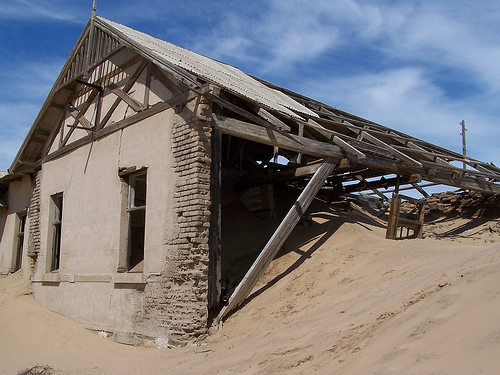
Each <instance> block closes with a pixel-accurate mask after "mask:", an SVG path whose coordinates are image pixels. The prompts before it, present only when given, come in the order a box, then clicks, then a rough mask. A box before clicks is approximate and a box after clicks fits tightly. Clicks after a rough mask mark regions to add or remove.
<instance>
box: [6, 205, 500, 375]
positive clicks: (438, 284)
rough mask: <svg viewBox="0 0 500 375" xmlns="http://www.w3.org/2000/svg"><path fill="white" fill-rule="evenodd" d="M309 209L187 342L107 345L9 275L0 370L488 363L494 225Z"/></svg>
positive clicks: (494, 289)
mask: <svg viewBox="0 0 500 375" xmlns="http://www.w3.org/2000/svg"><path fill="white" fill-rule="evenodd" d="M311 217H312V219H313V225H312V226H310V227H307V226H304V227H299V228H297V230H296V231H294V233H293V234H292V236H291V238H290V239H289V240H288V241H287V242H286V244H285V246H284V249H283V250H282V251H281V252H280V254H279V256H278V257H277V259H276V260H275V261H274V262H273V263H272V264H271V267H270V269H269V270H268V272H267V273H266V274H265V275H264V277H263V279H262V280H261V281H260V282H259V284H258V285H257V286H256V288H255V290H254V293H253V295H251V296H250V299H249V301H248V303H247V304H246V306H245V307H244V308H242V309H240V310H239V311H237V312H236V313H235V314H233V315H232V316H231V317H230V318H229V319H228V320H227V321H226V322H225V323H224V327H223V331H222V332H214V333H213V334H212V335H211V336H210V337H207V338H206V339H205V340H204V341H202V342H198V343H192V344H189V345H188V346H187V347H185V348H176V349H170V350H169V349H163V350H158V349H154V348H145V347H130V346H124V345H120V344H116V343H114V342H112V341H111V340H108V339H103V338H100V337H99V336H98V335H97V334H95V333H92V332H89V331H87V330H85V329H83V328H81V327H79V326H78V325H77V324H75V323H73V322H72V321H70V320H68V319H66V318H64V317H62V316H59V315H57V314H54V313H51V312H49V311H46V310H44V309H42V308H40V307H39V306H38V305H37V304H36V303H35V302H34V301H33V299H32V297H31V296H30V295H29V294H26V293H27V292H28V291H29V289H28V288H27V287H26V284H23V283H22V282H21V281H19V280H18V279H17V278H16V275H14V276H10V277H8V278H6V279H2V280H0V335H1V340H0V373H2V374H15V373H16V372H17V371H19V370H22V369H26V368H29V367H32V366H35V365H48V366H50V367H52V368H53V369H54V371H55V372H54V373H69V374H138V373H166V374H168V373H173V374H186V373H204V374H215V373H238V374H240V373H241V374H262V373H264V374H265V373H270V374H280V373H282V374H285V373H286V374H317V373H338V374H367V373H371V374H403V373H404V374H422V373H424V374H427V373H439V374H457V373H483V374H494V373H496V372H497V371H498V369H497V362H498V360H497V356H498V353H499V352H500V323H499V322H500V293H499V292H498V285H500V251H499V250H500V246H499V245H500V237H499V235H498V233H497V232H495V231H490V230H485V231H482V232H480V233H476V234H474V235H472V236H468V235H462V236H452V238H451V239H450V238H449V237H446V236H441V237H432V238H426V239H423V240H405V241H391V240H386V239H385V238H384V237H385V228H384V227H382V226H381V225H380V224H379V223H378V222H377V221H376V220H374V219H373V218H371V217H368V216H365V215H363V214H362V213H360V212H359V211H353V212H350V213H343V212H336V211H334V210H332V209H330V208H329V207H327V206H322V207H319V206H316V207H315V210H313V212H312V213H311ZM460 220H467V219H460ZM460 220H459V221H457V220H451V219H450V220H447V221H446V222H442V223H437V224H435V225H446V226H447V228H448V226H449V228H458V227H461V226H462V225H463V224H464V223H463V222H461V221H460ZM471 220H473V219H471ZM467 223H469V221H467ZM496 224H497V222H496V221H495V220H493V221H489V222H488V223H482V224H480V226H482V228H483V227H484V228H486V227H489V226H493V227H495V225H496ZM433 225H434V224H433ZM469 225H473V223H470V224H469ZM445 229H446V228H445Z"/></svg>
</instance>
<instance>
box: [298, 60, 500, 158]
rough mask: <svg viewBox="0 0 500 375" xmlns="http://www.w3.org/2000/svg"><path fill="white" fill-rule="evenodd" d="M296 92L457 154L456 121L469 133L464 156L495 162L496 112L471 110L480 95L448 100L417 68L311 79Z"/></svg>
mask: <svg viewBox="0 0 500 375" xmlns="http://www.w3.org/2000/svg"><path fill="white" fill-rule="evenodd" d="M301 92H302V93H304V94H306V95H309V96H311V97H313V98H315V99H318V100H320V101H323V102H325V103H328V104H330V105H332V106H335V107H337V108H339V109H342V110H344V111H347V112H351V113H353V114H356V115H358V116H361V117H364V118H367V119H369V120H371V121H374V122H377V123H380V124H382V125H385V126H388V127H390V128H393V129H395V130H398V131H401V132H404V133H406V134H409V135H411V136H414V137H417V138H420V139H422V140H425V141H428V142H430V143H434V144H436V145H438V146H441V147H445V148H448V149H450V150H453V151H455V152H458V153H461V151H462V150H461V136H460V134H459V133H460V130H461V129H460V126H459V124H458V123H459V121H461V120H462V119H465V120H466V123H467V127H468V128H469V131H468V132H467V138H468V150H469V152H468V155H469V156H470V157H473V158H475V159H479V160H485V161H493V162H495V164H497V163H500V152H499V151H498V148H497V147H496V145H497V143H498V139H500V129H499V128H498V127H497V125H496V122H495V121H497V120H498V119H497V118H495V116H493V115H491V114H488V113H484V112H481V111H480V110H477V109H476V106H475V105H474V103H475V102H480V101H482V97H477V98H474V99H471V98H469V99H467V101H466V102H464V101H462V100H454V99H449V98H448V97H447V96H446V95H444V93H443V92H442V91H441V90H440V89H439V88H438V87H437V86H435V85H434V84H433V82H432V80H431V79H430V78H429V77H427V76H426V74H425V72H424V71H422V70H421V69H418V68H402V69H394V70H388V71H384V72H382V73H379V74H362V75H359V76H351V77H346V78H332V79H330V80H328V81H325V80H322V81H320V82H318V81H310V82H307V83H305V84H304V86H302V87H301Z"/></svg>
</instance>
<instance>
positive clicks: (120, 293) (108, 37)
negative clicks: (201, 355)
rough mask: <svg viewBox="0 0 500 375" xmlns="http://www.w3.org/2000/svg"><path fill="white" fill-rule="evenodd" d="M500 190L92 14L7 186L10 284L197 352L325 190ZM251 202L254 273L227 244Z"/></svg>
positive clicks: (6, 177)
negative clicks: (15, 276)
mask: <svg viewBox="0 0 500 375" xmlns="http://www.w3.org/2000/svg"><path fill="white" fill-rule="evenodd" d="M463 163H465V164H463ZM499 180H500V169H499V168H496V167H495V166H493V165H491V164H489V163H484V162H480V161H477V160H473V159H471V158H468V157H464V156H462V155H461V154H459V153H456V152H453V151H449V150H446V149H443V148H441V147H439V146H436V145H433V144H429V143H427V142H425V141H422V140H419V139H416V138H413V137H411V136H409V135H406V134H403V133H401V132H398V131H396V130H393V129H389V128H387V127H384V126H382V125H379V124H376V123H373V122H371V121H368V120H365V119H362V118H360V117H357V116H353V115H351V114H348V113H346V112H343V111H341V110H338V109H336V108H334V107H331V106H329V105H326V104H323V103H320V102H317V101H315V100H313V99H310V98H307V97H305V96H302V95H299V94H296V93H294V92H291V91H288V90H286V89H283V88H281V87H277V86H275V85H273V84H270V83H268V82H265V81H262V80H260V79H258V78H255V77H252V76H249V75H247V74H245V73H243V72H241V71H240V70H238V69H237V68H235V67H233V66H230V65H227V64H224V63H222V62H218V61H215V60H212V59H210V58H207V57H204V56H201V55H199V54H196V53H194V52H191V51H188V50H185V49H183V48H180V47H177V46H175V45H172V44H170V43H168V42H165V41H162V40H159V39H156V38H153V37H151V36H149V35H146V34H143V33H141V32H138V31H135V30H132V29H130V28H128V27H126V26H123V25H120V24H117V23H115V22H112V21H109V20H107V19H104V18H101V17H98V16H92V17H91V19H90V20H89V22H88V24H87V26H86V27H85V29H84V30H83V32H82V34H81V36H80V38H79V40H78V42H77V43H76V45H75V47H74V49H73V51H72V52H71V54H70V56H69V58H68V60H67V62H66V63H65V65H64V67H63V69H62V71H61V73H60V75H59V77H58V78H57V80H56V81H55V83H54V86H53V88H52V90H51V91H50V93H49V95H48V97H47V99H46V101H45V103H44V104H43V107H42V108H41V110H40V112H39V114H38V116H37V118H36V119H35V121H34V123H33V125H32V127H31V129H30V131H29V133H28V134H27V136H26V138H25V140H24V142H23V144H22V146H21V148H20V150H19V152H18V153H17V155H16V157H15V159H14V161H13V163H12V165H11V167H10V169H9V171H8V173H2V174H0V241H1V242H0V272H1V274H2V275H7V274H10V273H14V272H19V273H20V274H21V275H23V277H26V278H29V279H30V280H31V283H32V288H33V292H34V296H35V298H36V300H37V301H38V302H39V303H40V304H41V305H43V306H44V307H46V308H48V309H50V310H53V311H56V312H58V313H61V314H63V315H66V316H68V317H70V318H72V319H74V320H76V321H78V322H80V323H82V324H85V325H87V326H89V327H94V328H95V329H103V330H107V331H111V332H130V333H135V334H138V335H144V336H148V337H182V338H190V337H194V336H197V335H200V334H202V333H204V332H206V330H207V328H208V327H209V325H211V324H212V323H213V322H217V321H220V320H221V319H223V318H225V317H227V315H228V314H229V313H230V312H231V311H233V310H234V308H235V307H237V306H238V305H240V304H241V303H242V302H243V301H244V300H245V298H246V297H247V296H248V294H249V293H250V291H251V289H252V288H253V286H254V285H255V283H256V282H257V280H258V279H259V277H260V275H261V274H262V273H263V271H264V270H265V269H266V267H267V265H269V263H270V262H271V260H272V259H273V257H274V256H275V254H276V252H277V251H278V250H279V248H280V247H281V246H282V244H283V242H284V240H285V239H286V238H287V237H288V235H289V234H290V232H291V231H292V230H293V229H294V227H295V225H296V224H297V222H298V221H299V219H300V218H301V216H302V214H303V213H304V212H305V211H306V210H307V208H308V205H309V203H310V202H311V200H312V199H314V197H315V196H316V195H317V194H318V193H323V192H327V193H328V194H325V197H327V198H328V197H329V198H328V199H332V200H333V199H338V198H339V197H341V196H343V195H346V194H352V193H355V192H360V191H367V190H370V191H374V192H378V191H379V189H381V188H387V187H395V188H396V189H399V188H403V187H405V186H406V187H411V188H413V189H416V190H418V191H420V192H421V193H422V194H425V191H424V190H423V188H422V186H423V185H422V184H423V183H426V184H428V183H434V184H444V185H449V186H453V187H459V188H463V189H468V190H475V191H480V192H484V193H487V194H498V193H499V192H500V185H498V184H497V183H496V181H499ZM292 188H293V189H292ZM287 189H288V190H290V191H292V193H290V194H288V190H287ZM293 194H295V195H293ZM235 205H239V207H243V209H245V210H247V211H248V212H254V213H255V215H260V216H259V218H258V220H260V221H262V222H263V223H264V225H265V226H266V227H267V228H268V232H269V234H270V235H269V237H268V238H270V239H269V240H266V242H265V243H263V244H261V243H255V244H252V245H253V246H254V247H256V248H258V249H257V250H258V251H257V253H256V254H255V253H252V254H250V253H245V251H246V250H245V249H246V247H245V246H247V247H248V243H246V244H245V246H241V247H240V248H239V250H238V251H240V253H242V254H243V255H244V256H245V257H246V258H245V259H246V260H247V262H246V263H244V264H243V263H241V262H240V261H239V258H238V257H237V256H236V255H235V251H236V250H235V247H236V245H234V242H235V241H233V242H231V243H229V242H228V240H227V237H229V236H230V235H231V233H230V232H234V233H236V232H237V230H240V231H244V230H245V228H244V227H243V228H234V227H228V226H227V225H236V226H237V225H241V224H239V221H238V220H232V219H231V217H230V216H228V215H231V214H233V215H234V213H232V212H231V209H232V208H231V207H234V206H235ZM276 212H278V214H276V215H275V213H276ZM271 220H274V221H272V222H273V223H277V224H279V225H276V226H272V225H271V224H270V223H271ZM242 241H243V240H242ZM245 241H246V242H251V240H249V239H248V237H246V240H245ZM248 251H250V250H248ZM240 255H241V254H240ZM257 255H258V256H257ZM236 268H237V269H238V272H235V269H236ZM229 290H232V294H231V293H228V291H229ZM224 296H227V297H228V298H227V299H223V297H224Z"/></svg>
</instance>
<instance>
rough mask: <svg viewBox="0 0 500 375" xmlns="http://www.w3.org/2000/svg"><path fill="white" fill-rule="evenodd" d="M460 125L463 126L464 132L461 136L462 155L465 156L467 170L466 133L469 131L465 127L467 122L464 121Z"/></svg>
mask: <svg viewBox="0 0 500 375" xmlns="http://www.w3.org/2000/svg"><path fill="white" fill-rule="evenodd" d="M459 124H460V125H462V132H461V133H460V135H461V136H462V154H463V156H464V169H466V168H467V164H466V163H465V157H466V155H467V148H466V146H465V132H466V131H467V130H468V129H467V128H466V127H465V120H462V121H461V122H459Z"/></svg>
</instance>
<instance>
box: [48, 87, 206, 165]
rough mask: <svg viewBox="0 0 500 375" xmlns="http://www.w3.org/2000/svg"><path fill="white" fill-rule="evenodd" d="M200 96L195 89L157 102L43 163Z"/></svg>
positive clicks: (51, 155) (57, 152) (72, 145)
mask: <svg viewBox="0 0 500 375" xmlns="http://www.w3.org/2000/svg"><path fill="white" fill-rule="evenodd" d="M205 89H206V87H205V86H203V87H202V88H201V91H204V90H205ZM197 96H198V94H197V93H195V92H194V91H186V92H184V93H182V94H180V95H177V96H174V97H172V98H170V99H168V100H166V101H165V102H161V103H158V104H155V105H154V106H152V107H150V108H149V109H146V110H144V111H141V112H139V113H137V114H136V115H134V116H130V117H127V118H126V119H123V120H121V121H117V122H115V123H113V124H112V125H108V126H106V127H105V128H103V129H100V130H98V131H97V132H96V133H95V135H87V136H85V137H83V138H80V139H77V140H76V141H74V142H72V143H70V144H69V145H66V146H64V147H62V148H60V149H58V150H57V151H54V152H52V153H51V154H49V155H47V156H45V158H43V159H42V161H41V162H42V163H45V162H47V161H50V160H54V159H57V158H59V157H61V156H63V155H65V154H67V153H69V152H71V151H73V150H75V149H77V148H79V147H82V146H84V145H86V144H88V143H90V142H92V141H94V140H98V139H100V138H102V137H105V136H107V135H109V134H111V133H114V132H115V131H117V130H120V129H124V128H126V127H128V126H130V125H133V124H135V123H137V122H139V121H142V120H144V119H147V118H148V117H151V116H154V115H156V114H158V113H160V112H163V111H164V110H166V109H168V108H172V107H175V106H176V105H179V104H181V103H185V102H188V101H190V100H192V99H194V98H196V97H197Z"/></svg>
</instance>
